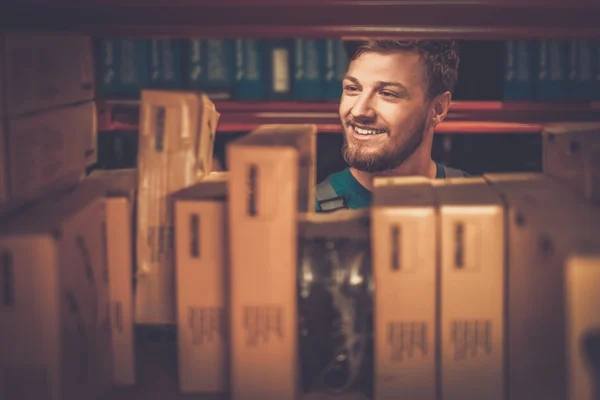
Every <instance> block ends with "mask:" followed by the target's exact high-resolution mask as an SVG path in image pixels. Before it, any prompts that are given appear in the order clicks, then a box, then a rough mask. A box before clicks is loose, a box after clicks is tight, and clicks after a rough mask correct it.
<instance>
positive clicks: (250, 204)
mask: <svg viewBox="0 0 600 400" xmlns="http://www.w3.org/2000/svg"><path fill="white" fill-rule="evenodd" d="M258 178H259V176H258V167H257V166H256V165H255V164H250V165H249V166H248V174H247V177H246V179H247V181H246V190H247V199H246V205H247V207H246V213H247V215H248V216H250V217H255V216H257V215H258V213H259V211H258V207H257V206H258V199H257V197H258V193H257V192H258Z"/></svg>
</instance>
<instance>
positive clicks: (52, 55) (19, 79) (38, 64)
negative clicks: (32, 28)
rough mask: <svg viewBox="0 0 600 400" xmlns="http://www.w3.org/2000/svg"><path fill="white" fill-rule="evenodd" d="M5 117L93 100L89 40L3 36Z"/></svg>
mask: <svg viewBox="0 0 600 400" xmlns="http://www.w3.org/2000/svg"><path fill="white" fill-rule="evenodd" d="M2 40H3V42H4V43H3V45H4V59H3V60H2V63H3V64H4V90H5V99H4V100H5V107H6V109H5V111H6V115H5V116H6V117H7V118H14V117H17V116H21V115H23V114H28V113H32V112H39V111H42V110H47V109H50V108H55V107H59V106H65V105H69V104H74V103H77V102H82V101H88V100H92V99H93V98H94V72H93V57H92V41H91V38H90V37H87V36H80V35H67V34H56V33H52V34H49V33H35V32H27V33H21V32H19V33H5V34H3V35H2Z"/></svg>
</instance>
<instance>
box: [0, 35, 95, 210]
mask: <svg viewBox="0 0 600 400" xmlns="http://www.w3.org/2000/svg"><path fill="white" fill-rule="evenodd" d="M1 41H2V43H1V45H0V48H1V50H0V72H1V73H2V76H1V77H0V81H1V83H0V110H1V111H0V120H1V121H2V124H1V125H2V127H1V128H0V135H1V136H0V138H1V140H0V151H2V154H1V157H2V159H1V161H2V162H1V163H0V208H1V209H2V211H3V212H4V213H6V212H8V211H9V210H12V209H14V208H16V207H18V206H19V205H22V204H23V203H26V202H30V201H33V200H35V199H39V198H40V197H42V196H43V195H44V194H45V193H47V192H49V191H52V190H54V189H56V188H65V187H68V186H69V185H71V184H73V183H75V182H77V181H78V180H80V179H81V178H82V177H83V176H84V173H85V167H86V166H89V165H92V164H94V163H95V162H96V157H97V154H96V146H95V144H96V114H95V113H96V109H95V104H94V102H93V99H94V74H93V60H92V44H91V39H90V38H89V37H80V36H64V35H48V34H43V35H42V34H26V33H7V34H3V35H2V36H1Z"/></svg>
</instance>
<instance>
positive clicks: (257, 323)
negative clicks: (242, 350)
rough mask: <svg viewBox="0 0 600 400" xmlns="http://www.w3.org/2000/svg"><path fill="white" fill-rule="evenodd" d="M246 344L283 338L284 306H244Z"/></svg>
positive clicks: (255, 344)
mask: <svg viewBox="0 0 600 400" xmlns="http://www.w3.org/2000/svg"><path fill="white" fill-rule="evenodd" d="M243 318H244V331H245V333H246V344H247V345H248V346H258V345H260V344H266V343H269V342H270V341H271V340H273V339H276V340H277V339H283V307H279V306H257V307H244V313H243Z"/></svg>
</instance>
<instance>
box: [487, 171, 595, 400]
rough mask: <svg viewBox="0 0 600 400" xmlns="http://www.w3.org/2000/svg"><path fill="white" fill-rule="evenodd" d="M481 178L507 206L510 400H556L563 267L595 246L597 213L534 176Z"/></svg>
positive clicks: (561, 355) (561, 357)
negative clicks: (587, 247) (582, 248)
mask: <svg viewBox="0 0 600 400" xmlns="http://www.w3.org/2000/svg"><path fill="white" fill-rule="evenodd" d="M513 175H514V176H519V179H514V180H513V179H511V178H510V174H486V175H484V178H485V179H486V180H487V181H488V182H490V184H491V187H492V188H493V189H494V190H496V191H497V192H498V193H500V194H501V195H502V196H503V198H504V200H505V202H506V203H507V206H508V213H507V217H506V219H507V224H508V281H507V283H508V291H507V295H508V303H507V304H508V310H509V313H508V317H509V320H508V331H507V343H508V350H509V351H508V373H509V377H508V378H509V386H508V387H509V388H510V393H508V395H509V398H510V399H515V400H524V399H538V398H540V399H542V398H543V399H564V398H566V386H565V374H566V358H565V357H566V355H565V315H564V312H565V311H564V309H565V297H564V282H565V276H564V265H565V260H566V257H567V256H568V255H569V254H570V252H571V251H572V250H573V249H574V248H576V247H577V246H579V245H580V244H585V243H588V242H590V243H598V242H597V241H596V242H593V240H596V239H595V238H596V237H597V231H598V228H597V227H598V226H600V216H599V215H598V212H597V210H595V209H594V208H593V207H591V206H590V205H589V204H586V203H585V201H584V200H583V199H580V198H578V196H577V195H576V194H575V193H573V192H571V191H570V190H568V189H567V188H566V187H565V186H564V185H562V184H559V183H558V182H556V181H554V180H553V179H550V178H548V177H546V176H543V175H541V174H513Z"/></svg>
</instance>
